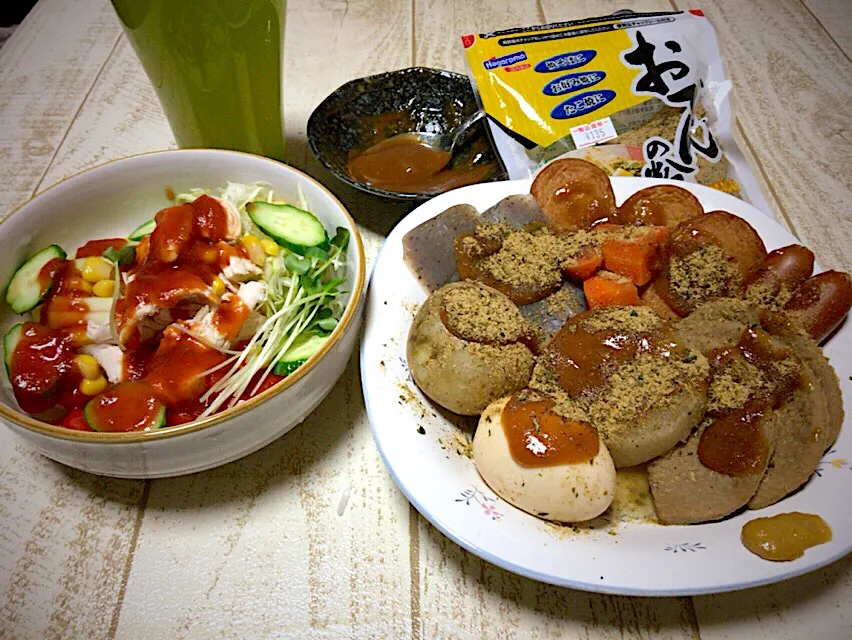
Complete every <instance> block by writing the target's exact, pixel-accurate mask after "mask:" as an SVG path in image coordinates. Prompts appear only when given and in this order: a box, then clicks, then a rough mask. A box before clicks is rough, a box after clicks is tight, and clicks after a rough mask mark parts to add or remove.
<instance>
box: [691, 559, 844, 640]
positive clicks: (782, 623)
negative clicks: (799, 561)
mask: <svg viewBox="0 0 852 640" xmlns="http://www.w3.org/2000/svg"><path fill="white" fill-rule="evenodd" d="M693 600H694V603H695V612H696V615H697V618H698V620H699V623H700V626H701V638H702V640H740V639H741V638H749V640H802V639H803V638H813V639H814V640H817V639H819V640H823V638H825V640H847V639H848V638H852V610H850V606H849V605H850V603H852V556H847V557H846V558H844V559H842V560H840V561H838V562H836V563H834V564H833V565H831V566H829V567H827V568H826V569H823V570H821V571H815V572H814V573H810V574H807V575H805V576H802V577H800V578H796V579H793V580H788V581H787V582H783V583H781V584H777V585H771V586H768V587H760V588H758V589H749V590H747V591H741V592H737V593H728V594H721V595H716V596H702V597H696V598H693Z"/></svg>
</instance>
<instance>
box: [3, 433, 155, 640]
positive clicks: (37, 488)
mask: <svg viewBox="0 0 852 640" xmlns="http://www.w3.org/2000/svg"><path fill="white" fill-rule="evenodd" d="M142 491H143V483H140V482H133V481H121V480H114V479H108V478H99V477H97V476H92V475H89V474H86V473H82V472H79V471H74V470H71V469H67V468H66V467H63V466H61V465H58V464H56V463H54V462H51V461H50V460H48V459H47V458H43V457H42V456H40V455H39V454H37V453H35V452H34V451H33V450H32V449H31V448H30V447H29V446H28V445H26V444H25V443H23V442H19V441H18V440H17V438H15V437H14V436H13V434H12V433H11V432H10V431H8V430H7V429H5V428H4V429H3V430H2V433H0V637H4V633H8V634H9V635H8V636H5V637H9V638H16V639H18V638H94V637H99V636H102V635H103V634H105V633H107V632H108V630H109V629H110V627H111V624H112V618H113V614H114V612H115V608H116V606H117V603H118V602H119V600H120V598H121V594H122V589H123V585H122V581H123V579H124V577H125V575H126V568H127V567H126V564H127V558H128V554H129V552H130V548H131V545H132V541H133V537H134V532H135V529H136V526H137V513H138V509H137V505H138V504H139V502H140V500H141V496H142Z"/></svg>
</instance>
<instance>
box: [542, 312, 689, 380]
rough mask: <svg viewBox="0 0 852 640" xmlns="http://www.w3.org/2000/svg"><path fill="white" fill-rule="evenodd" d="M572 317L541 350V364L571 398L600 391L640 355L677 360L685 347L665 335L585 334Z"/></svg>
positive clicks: (609, 330) (632, 333)
mask: <svg viewBox="0 0 852 640" xmlns="http://www.w3.org/2000/svg"><path fill="white" fill-rule="evenodd" d="M586 316H587V313H584V314H580V315H577V316H575V317H574V318H573V319H572V320H571V321H570V322H568V323H566V324H565V326H563V327H562V329H560V330H559V332H558V333H557V334H556V335H555V336H553V338H552V339H551V341H550V343H549V344H548V346H547V349H546V350H545V354H544V358H545V362H547V363H548V364H549V365H550V368H551V370H552V371H553V372H554V373H555V374H556V377H557V380H558V382H559V386H560V387H561V388H562V389H564V390H565V391H566V392H568V394H569V395H570V396H572V397H577V396H580V395H582V394H584V393H586V392H590V391H595V390H597V389H600V388H601V387H603V386H604V385H605V384H606V382H607V380H608V379H609V377H610V376H611V375H612V373H613V372H614V371H615V370H616V369H617V368H618V367H619V366H620V365H622V364H624V363H626V362H630V361H631V360H633V359H635V358H636V356H638V355H640V354H643V353H653V354H655V355H657V356H660V357H664V358H668V357H680V356H682V355H683V354H685V353H686V349H685V347H684V346H683V345H682V344H681V343H680V342H678V341H677V340H675V339H674V337H672V336H671V335H669V334H668V332H666V331H664V330H662V328H661V329H660V330H659V331H654V332H638V331H637V332H633V331H624V330H617V329H607V330H601V331H588V330H586V329H584V328H583V326H582V322H581V320H582V319H583V318H584V317H586Z"/></svg>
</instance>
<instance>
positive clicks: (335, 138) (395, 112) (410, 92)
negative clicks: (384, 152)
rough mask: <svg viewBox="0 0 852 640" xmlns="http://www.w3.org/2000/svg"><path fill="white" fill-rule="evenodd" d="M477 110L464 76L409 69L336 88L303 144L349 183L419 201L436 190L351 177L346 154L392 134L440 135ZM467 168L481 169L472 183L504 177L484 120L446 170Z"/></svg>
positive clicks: (313, 119)
mask: <svg viewBox="0 0 852 640" xmlns="http://www.w3.org/2000/svg"><path fill="white" fill-rule="evenodd" d="M477 109H478V105H477V104H476V98H475V97H474V95H473V89H472V88H471V86H470V81H469V80H468V78H467V76H464V75H462V74H459V73H453V72H452V71H443V70H440V69H428V68H425V67H411V68H409V69H402V70H400V71H391V72H388V73H381V74H378V75H375V76H368V77H366V78H359V79H357V80H352V81H350V82H347V83H346V84H344V85H343V86H342V87H340V88H339V89H337V90H336V91H335V92H334V93H332V94H331V95H330V96H328V97H327V98H326V99H325V100H323V101H322V103H321V104H320V105H319V106H318V107H317V108H316V109H314V112H313V113H312V114H311V117H310V119H309V120H308V142H309V143H310V145H311V150H312V151H313V152H314V155H316V157H317V159H318V160H319V161H320V162H321V163H322V164H323V165H325V167H326V168H327V169H328V170H329V171H331V172H332V173H333V174H334V175H336V176H337V177H338V178H340V179H341V180H343V181H344V182H346V183H348V184H350V185H352V186H353V187H356V188H358V189H361V190H362V191H367V192H369V193H372V194H375V195H379V196H383V197H386V198H396V199H399V200H425V199H428V198H431V197H434V196H436V195H438V193H440V191H432V192H429V193H402V192H397V191H386V190H384V189H377V188H375V187H372V186H370V185H367V184H365V183H363V182H360V181H358V180H356V179H355V178H353V177H352V176H351V175H350V173H349V170H348V167H347V163H348V160H349V157H350V154H351V153H357V152H359V151H363V150H365V149H367V148H369V147H370V146H372V145H373V144H375V143H377V142H379V141H380V140H382V139H384V138H389V137H390V136H393V135H396V134H398V133H405V132H408V131H424V132H428V133H446V132H448V131H450V130H452V129H453V128H454V127H456V126H457V125H459V124H460V123H461V122H462V121H463V120H464V119H465V118H466V117H467V116H469V115H470V114H472V113H474V112H475V111H476V110H477ZM467 167H470V168H475V169H476V170H477V173H480V172H481V173H483V177H480V179H478V180H477V182H491V181H493V180H502V179H505V178H506V172H505V170H504V169H503V167H502V165H501V164H500V161H499V160H498V158H497V154H496V153H495V152H494V148H493V147H492V145H491V141H490V138H489V136H488V132H487V131H486V127H485V121H484V120H480V121H479V122H477V123H476V124H475V125H474V126H473V127H471V129H470V130H469V131H468V132H467V134H466V135H465V137H464V139H463V140H460V141H459V143H458V144H457V145H456V148H455V150H454V152H453V158H452V160H451V161H450V164H449V166H448V169H449V170H450V171H458V172H465V171H466V170H467ZM486 167H490V169H489V168H486Z"/></svg>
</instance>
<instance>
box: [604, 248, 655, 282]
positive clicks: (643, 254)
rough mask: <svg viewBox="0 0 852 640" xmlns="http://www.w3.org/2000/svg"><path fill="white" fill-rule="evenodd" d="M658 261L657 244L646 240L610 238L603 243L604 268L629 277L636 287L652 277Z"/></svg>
mask: <svg viewBox="0 0 852 640" xmlns="http://www.w3.org/2000/svg"><path fill="white" fill-rule="evenodd" d="M658 262H659V245H658V244H657V243H656V242H649V241H647V240H645V239H644V238H643V239H640V240H620V239H616V238H613V239H610V240H607V241H606V242H604V245H603V264H604V268H605V269H607V270H608V271H612V272H613V273H617V274H618V275H621V276H624V277H625V278H629V279H630V280H631V281H632V282H633V284H635V285H636V286H638V287H641V286H642V285H645V284H648V283H649V282H650V281H651V278H653V277H654V275H655V272H656V269H657V264H658Z"/></svg>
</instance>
